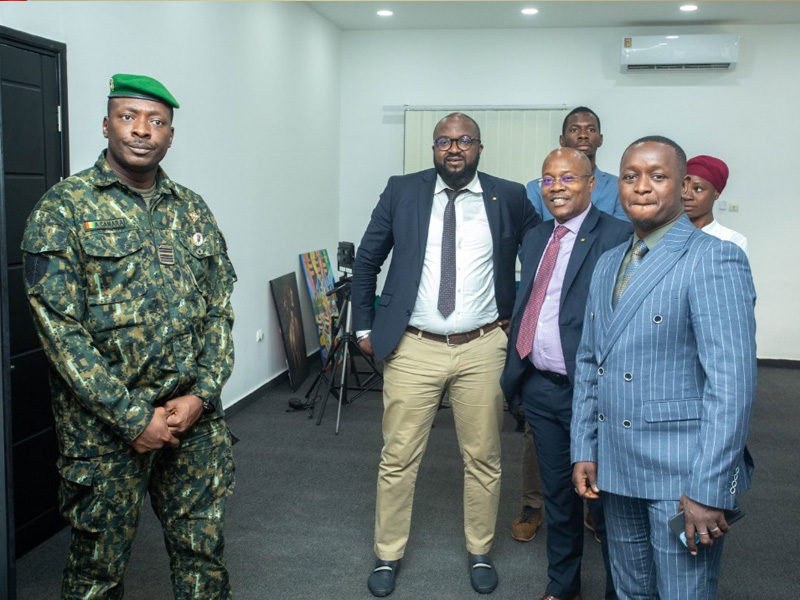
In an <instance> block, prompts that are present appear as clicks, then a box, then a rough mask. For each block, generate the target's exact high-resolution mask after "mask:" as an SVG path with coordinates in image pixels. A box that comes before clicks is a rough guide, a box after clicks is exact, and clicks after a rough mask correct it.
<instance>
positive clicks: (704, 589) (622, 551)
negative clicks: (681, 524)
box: [603, 492, 725, 600]
mask: <svg viewBox="0 0 800 600" xmlns="http://www.w3.org/2000/svg"><path fill="white" fill-rule="evenodd" d="M603 509H604V511H605V516H606V535H607V536H608V553H609V557H610V559H611V573H612V577H613V579H614V588H615V589H616V591H617V596H618V598H619V600H716V597H717V579H718V575H719V566H720V562H721V557H722V545H723V544H722V542H723V540H724V539H725V538H724V537H721V538H718V539H715V540H714V545H713V546H711V547H710V548H709V547H707V546H698V554H697V556H692V555H691V554H689V551H688V550H687V549H686V548H685V547H684V546H683V544H681V543H680V541H678V538H677V537H676V536H675V534H674V533H673V532H672V530H671V529H670V528H669V525H668V524H667V523H668V521H669V519H670V517H672V516H673V515H675V514H676V513H677V512H678V501H677V500H645V499H643V498H630V497H627V496H619V495H617V494H611V493H608V492H604V493H603Z"/></svg>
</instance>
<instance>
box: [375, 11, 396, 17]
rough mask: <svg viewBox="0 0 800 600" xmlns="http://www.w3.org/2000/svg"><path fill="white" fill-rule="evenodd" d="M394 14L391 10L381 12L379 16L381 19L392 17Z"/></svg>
mask: <svg viewBox="0 0 800 600" xmlns="http://www.w3.org/2000/svg"><path fill="white" fill-rule="evenodd" d="M393 14H394V13H393V12H392V11H390V10H379V11H378V16H379V17H391V16H392V15H393Z"/></svg>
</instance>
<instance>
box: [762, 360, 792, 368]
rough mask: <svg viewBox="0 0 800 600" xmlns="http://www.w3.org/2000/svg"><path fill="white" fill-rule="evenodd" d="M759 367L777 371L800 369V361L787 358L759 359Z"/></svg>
mask: <svg viewBox="0 0 800 600" xmlns="http://www.w3.org/2000/svg"><path fill="white" fill-rule="evenodd" d="M757 365H758V366H759V367H772V368H775V369H800V360H789V359H786V358H759V359H758V361H757Z"/></svg>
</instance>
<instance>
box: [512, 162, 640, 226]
mask: <svg viewBox="0 0 800 600" xmlns="http://www.w3.org/2000/svg"><path fill="white" fill-rule="evenodd" d="M618 182H619V178H618V177H617V176H616V175H612V174H611V173H606V172H605V171H601V170H600V169H598V168H596V167H595V170H594V190H592V204H594V205H595V206H596V207H597V209H598V210H601V211H603V212H604V213H607V214H609V215H611V216H612V217H616V218H617V219H619V220H621V221H626V222H628V221H630V219H628V217H627V216H626V215H625V213H624V212H623V211H622V206H620V204H619V185H618ZM525 189H526V191H527V193H528V200H530V201H531V204H533V209H534V210H535V211H536V212H537V213H538V214H539V216H540V217H542V220H543V221H552V220H553V215H551V214H550V211H549V210H548V209H547V208H545V207H544V202H543V200H542V188H541V187H539V181H538V180H537V179H534V180H533V181H529V182H528V185H526V186H525Z"/></svg>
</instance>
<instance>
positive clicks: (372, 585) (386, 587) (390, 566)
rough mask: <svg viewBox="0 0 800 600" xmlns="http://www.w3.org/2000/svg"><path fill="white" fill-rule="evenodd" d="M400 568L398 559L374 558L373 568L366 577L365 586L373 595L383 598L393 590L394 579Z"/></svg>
mask: <svg viewBox="0 0 800 600" xmlns="http://www.w3.org/2000/svg"><path fill="white" fill-rule="evenodd" d="M399 570H400V561H399V560H380V559H378V560H376V561H375V568H374V569H373V570H372V573H371V574H370V576H369V579H367V587H368V588H369V591H370V592H372V595H373V596H377V597H378V598H383V597H384V596H388V595H389V594H391V593H392V592H393V591H394V579H395V577H397V572H398V571H399Z"/></svg>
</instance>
